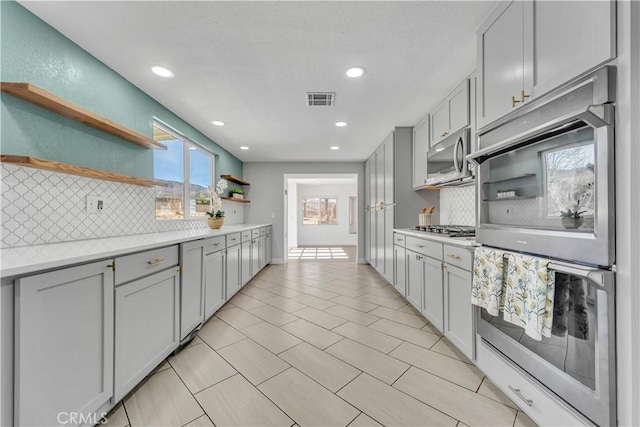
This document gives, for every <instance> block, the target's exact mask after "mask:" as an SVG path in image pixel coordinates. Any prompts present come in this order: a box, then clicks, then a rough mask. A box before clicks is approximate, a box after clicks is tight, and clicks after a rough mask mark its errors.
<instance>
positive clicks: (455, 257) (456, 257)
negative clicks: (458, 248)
mask: <svg viewBox="0 0 640 427" xmlns="http://www.w3.org/2000/svg"><path fill="white" fill-rule="evenodd" d="M447 256H448V257H449V258H453V259H460V257H459V256H458V255H453V254H447Z"/></svg>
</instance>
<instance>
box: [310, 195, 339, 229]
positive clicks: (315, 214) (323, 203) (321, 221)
mask: <svg viewBox="0 0 640 427" xmlns="http://www.w3.org/2000/svg"><path fill="white" fill-rule="evenodd" d="M337 206H338V198H337V197H303V198H302V224H303V225H325V224H330V225H336V224H338V213H337V209H336V208H337Z"/></svg>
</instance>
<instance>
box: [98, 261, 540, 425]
mask: <svg viewBox="0 0 640 427" xmlns="http://www.w3.org/2000/svg"><path fill="white" fill-rule="evenodd" d="M214 424H215V425H217V426H223V425H226V426H240V425H243V426H251V425H253V426H257V425H279V426H293V425H294V424H298V425H300V426H303V425H323V426H347V425H350V426H365V425H367V426H368V425H371V426H373V425H380V424H382V425H401V426H426V425H448V426H463V425H469V426H473V425H476V426H533V425H534V424H533V423H532V422H531V420H530V419H529V418H528V417H527V416H526V415H525V414H524V413H522V412H520V411H518V410H517V407H516V406H515V405H514V404H513V403H512V402H511V401H510V400H509V399H508V398H507V397H506V396H505V395H504V394H502V393H501V392H500V391H499V390H497V389H496V388H495V387H494V386H493V384H491V383H490V382H489V380H488V379H487V378H485V377H484V376H483V374H482V373H481V372H480V371H479V370H478V369H477V368H476V367H475V366H474V365H473V364H471V363H470V362H469V361H468V360H466V359H465V358H464V356H462V355H460V354H459V353H458V352H457V351H456V349H455V348H454V347H453V346H452V345H450V344H449V343H448V342H447V340H446V339H445V338H443V337H442V336H441V335H440V334H439V333H438V332H437V331H436V330H435V329H433V328H432V327H431V326H430V325H429V324H428V323H427V322H426V321H425V319H424V318H423V317H422V316H419V315H417V314H416V313H415V312H414V311H413V309H412V308H411V307H410V306H409V305H407V303H406V302H405V301H404V300H403V299H402V298H401V297H399V295H398V294H397V293H396V292H395V290H394V289H393V288H392V287H391V286H389V285H387V284H386V282H384V280H383V279H382V278H381V277H380V276H379V275H378V274H377V273H376V272H375V271H374V270H373V269H372V268H371V267H370V266H368V265H358V264H355V263H353V262H345V261H341V260H336V261H333V260H325V261H317V262H314V261H310V260H308V261H304V262H302V261H294V262H290V263H289V264H288V265H286V266H283V265H271V266H268V267H267V268H265V269H264V270H263V271H262V272H261V273H260V274H258V276H256V277H255V278H254V279H253V280H252V281H251V282H249V283H248V284H247V285H246V286H245V287H244V288H243V289H242V290H241V291H240V293H238V294H236V295H235V296H234V297H233V299H231V301H230V302H229V303H227V304H226V305H225V306H224V307H222V308H221V309H220V311H218V312H217V314H216V315H215V316H214V317H212V318H211V320H210V321H209V322H207V323H206V324H205V325H204V327H203V328H202V329H201V330H200V332H199V333H198V337H196V338H195V339H194V340H193V341H192V343H191V344H189V346H188V347H187V348H185V349H184V350H183V351H181V352H180V353H178V354H177V355H175V356H172V357H170V358H169V359H168V360H167V361H165V362H163V363H162V364H161V365H160V366H159V367H158V368H157V369H156V370H155V371H154V372H153V373H152V374H151V375H150V376H149V377H148V378H147V379H146V380H145V381H144V382H143V383H142V384H141V385H140V386H139V387H138V388H137V389H136V390H134V391H133V392H132V393H131V394H130V395H129V396H128V397H127V398H125V400H124V405H122V404H121V405H118V407H117V408H116V409H115V410H114V411H113V412H112V414H111V415H110V416H109V424H108V425H110V426H111V425H115V426H119V427H124V426H127V425H131V426H132V427H133V426H159V425H170V426H187V425H188V426H211V425H214Z"/></svg>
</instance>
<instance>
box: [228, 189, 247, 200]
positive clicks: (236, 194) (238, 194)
mask: <svg viewBox="0 0 640 427" xmlns="http://www.w3.org/2000/svg"><path fill="white" fill-rule="evenodd" d="M231 197H233V198H234V199H244V190H242V189H240V188H234V189H232V190H231Z"/></svg>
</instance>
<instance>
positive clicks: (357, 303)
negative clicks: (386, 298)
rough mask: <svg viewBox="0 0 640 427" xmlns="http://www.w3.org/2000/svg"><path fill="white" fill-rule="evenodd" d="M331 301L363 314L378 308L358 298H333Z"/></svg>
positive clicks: (341, 296)
mask: <svg viewBox="0 0 640 427" xmlns="http://www.w3.org/2000/svg"><path fill="white" fill-rule="evenodd" d="M331 301H333V302H335V303H337V304H340V305H344V306H346V307H351V308H353V309H356V310H360V311H364V312H365V313H367V312H370V311H371V310H373V309H375V308H378V306H377V305H376V304H371V303H370V302H366V301H361V300H360V299H358V298H351V297H347V296H344V295H340V296H338V297H335V298H333V299H332V300H331Z"/></svg>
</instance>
